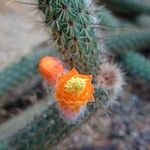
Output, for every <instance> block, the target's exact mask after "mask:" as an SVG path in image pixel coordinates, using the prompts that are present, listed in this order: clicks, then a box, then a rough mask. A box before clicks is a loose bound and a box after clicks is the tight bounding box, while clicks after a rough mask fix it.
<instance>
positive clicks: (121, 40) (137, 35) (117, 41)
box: [105, 31, 150, 53]
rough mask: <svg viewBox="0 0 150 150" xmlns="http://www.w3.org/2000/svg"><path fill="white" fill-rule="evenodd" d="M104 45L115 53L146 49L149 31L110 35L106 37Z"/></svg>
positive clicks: (148, 44)
mask: <svg viewBox="0 0 150 150" xmlns="http://www.w3.org/2000/svg"><path fill="white" fill-rule="evenodd" d="M105 44H106V46H107V47H108V49H109V50H111V51H113V52H116V53H122V52H123V51H126V50H139V49H142V48H148V47H149V46H150V31H132V32H129V31H125V32H119V33H111V34H108V35H107V36H106V43H105Z"/></svg>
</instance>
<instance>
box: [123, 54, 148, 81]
mask: <svg viewBox="0 0 150 150" xmlns="http://www.w3.org/2000/svg"><path fill="white" fill-rule="evenodd" d="M121 60H122V63H123V65H124V66H125V68H126V69H127V70H128V72H129V73H131V74H133V75H136V76H139V77H141V78H143V79H145V80H148V81H149V80H150V61H149V60H148V59H146V58H145V57H144V56H142V55H140V54H138V53H135V52H126V53H125V54H122V55H121Z"/></svg>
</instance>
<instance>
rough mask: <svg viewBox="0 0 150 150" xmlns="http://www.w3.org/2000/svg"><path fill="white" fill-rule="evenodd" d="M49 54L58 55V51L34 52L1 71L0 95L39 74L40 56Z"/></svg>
mask: <svg viewBox="0 0 150 150" xmlns="http://www.w3.org/2000/svg"><path fill="white" fill-rule="evenodd" d="M49 54H52V55H54V54H55V55H56V52H53V51H49V50H41V51H36V52H33V53H32V54H30V55H29V56H26V57H25V58H23V59H21V60H20V61H19V62H17V63H15V64H13V65H12V66H10V67H9V68H6V69H5V70H4V71H2V72H0V83H1V84H0V96H2V95H4V94H5V93H6V92H7V91H8V90H10V89H11V88H14V87H15V86H17V85H19V84H20V83H22V82H24V81H26V80H27V79H30V78H31V77H32V76H34V75H35V74H37V73H38V70H37V64H38V61H39V58H40V57H42V56H45V55H49Z"/></svg>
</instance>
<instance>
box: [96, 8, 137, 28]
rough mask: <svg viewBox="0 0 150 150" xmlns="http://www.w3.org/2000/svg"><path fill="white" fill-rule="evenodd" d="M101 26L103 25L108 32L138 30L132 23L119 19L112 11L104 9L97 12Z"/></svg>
mask: <svg viewBox="0 0 150 150" xmlns="http://www.w3.org/2000/svg"><path fill="white" fill-rule="evenodd" d="M95 14H96V16H97V19H98V22H99V24H101V25H103V26H104V27H105V28H106V29H107V30H111V29H112V30H114V29H115V30H129V29H130V28H134V29H136V27H135V26H133V25H132V24H131V23H129V22H127V21H124V20H121V19H118V18H117V17H115V16H114V15H113V14H112V13H111V11H109V10H108V9H107V8H105V7H103V8H100V9H96V10H95Z"/></svg>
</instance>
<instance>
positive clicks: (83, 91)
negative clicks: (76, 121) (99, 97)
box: [56, 69, 94, 114]
mask: <svg viewBox="0 0 150 150" xmlns="http://www.w3.org/2000/svg"><path fill="white" fill-rule="evenodd" d="M91 81H92V75H82V74H79V73H78V71H77V70H75V69H72V70H71V71H69V72H68V73H66V74H64V75H63V76H61V77H60V78H59V80H58V84H57V86H56V100H57V102H58V105H59V106H60V109H61V110H62V111H63V112H66V111H71V112H72V113H73V114H76V113H80V111H81V108H84V107H85V106H86V104H87V103H88V102H91V101H93V100H94V97H93V94H94V86H93V84H92V83H91Z"/></svg>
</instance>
